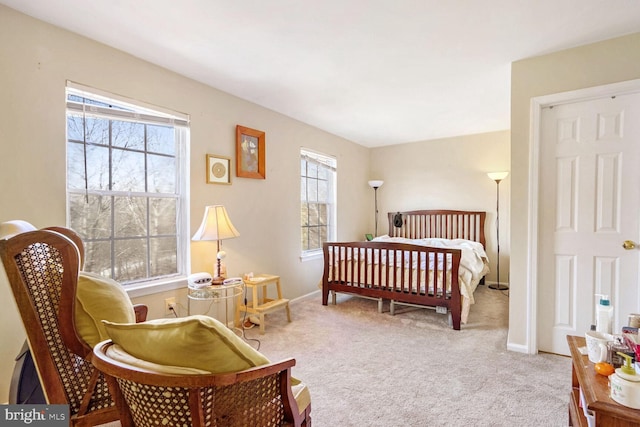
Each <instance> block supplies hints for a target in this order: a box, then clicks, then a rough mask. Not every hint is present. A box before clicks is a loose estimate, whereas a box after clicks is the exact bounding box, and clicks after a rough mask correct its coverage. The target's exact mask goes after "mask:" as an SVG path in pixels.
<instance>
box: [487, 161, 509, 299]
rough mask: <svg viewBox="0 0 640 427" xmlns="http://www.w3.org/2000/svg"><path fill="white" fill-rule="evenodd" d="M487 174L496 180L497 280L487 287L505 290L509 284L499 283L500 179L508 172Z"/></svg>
mask: <svg viewBox="0 0 640 427" xmlns="http://www.w3.org/2000/svg"><path fill="white" fill-rule="evenodd" d="M487 175H488V176H489V178H491V179H492V180H494V181H495V182H496V243H497V249H498V254H497V256H498V264H497V270H496V274H497V280H496V283H495V284H493V285H489V289H496V290H499V291H506V290H507V289H509V286H507V285H503V284H501V283H500V181H502V180H503V179H505V178H506V177H507V175H509V172H489V173H488V174H487Z"/></svg>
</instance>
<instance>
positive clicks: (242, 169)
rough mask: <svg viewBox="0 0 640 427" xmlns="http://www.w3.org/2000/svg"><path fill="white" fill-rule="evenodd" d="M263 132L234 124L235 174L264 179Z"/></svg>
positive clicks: (264, 154) (264, 150)
mask: <svg viewBox="0 0 640 427" xmlns="http://www.w3.org/2000/svg"><path fill="white" fill-rule="evenodd" d="M264 140H265V134H264V132H262V131H259V130H255V129H250V128H247V127H244V126H240V125H237V126H236V176H239V177H242V178H255V179H265V178H266V170H265V156H266V154H267V153H266V149H265V141H264Z"/></svg>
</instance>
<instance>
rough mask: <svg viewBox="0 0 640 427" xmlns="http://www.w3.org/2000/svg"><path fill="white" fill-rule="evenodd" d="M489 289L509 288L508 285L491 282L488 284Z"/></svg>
mask: <svg viewBox="0 0 640 427" xmlns="http://www.w3.org/2000/svg"><path fill="white" fill-rule="evenodd" d="M489 289H495V290H496V291H506V290H509V286H507V285H502V284H500V283H493V284H491V285H489Z"/></svg>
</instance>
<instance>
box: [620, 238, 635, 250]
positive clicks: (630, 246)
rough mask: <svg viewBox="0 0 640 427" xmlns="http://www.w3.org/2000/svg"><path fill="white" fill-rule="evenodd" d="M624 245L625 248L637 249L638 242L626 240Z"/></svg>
mask: <svg viewBox="0 0 640 427" xmlns="http://www.w3.org/2000/svg"><path fill="white" fill-rule="evenodd" d="M622 247H623V248H625V249H626V250H628V251H630V250H631V249H635V248H636V244H635V243H634V242H633V241H631V240H625V241H624V242H623V243H622Z"/></svg>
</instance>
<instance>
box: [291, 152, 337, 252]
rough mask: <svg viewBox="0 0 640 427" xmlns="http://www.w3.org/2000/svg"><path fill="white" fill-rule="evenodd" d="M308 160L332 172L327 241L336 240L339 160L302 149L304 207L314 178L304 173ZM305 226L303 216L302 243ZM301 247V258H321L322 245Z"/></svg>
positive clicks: (301, 185)
mask: <svg viewBox="0 0 640 427" xmlns="http://www.w3.org/2000/svg"><path fill="white" fill-rule="evenodd" d="M303 160H306V161H307V162H309V161H311V162H315V163H316V164H318V166H320V167H324V168H326V169H328V170H329V171H330V172H329V173H331V180H332V182H330V183H329V188H328V191H329V193H328V198H329V199H330V200H328V201H327V202H326V205H327V237H326V240H325V241H335V240H336V236H337V230H338V227H337V212H338V207H337V205H338V202H337V199H338V197H337V194H338V192H337V188H338V187H337V185H338V162H337V160H336V158H335V157H333V156H329V155H327V154H323V153H319V152H317V151H312V150H309V149H307V148H301V149H300V165H301V166H300V169H301V170H300V204H301V205H300V207H301V208H302V203H308V202H309V201H308V199H303V191H304V189H305V188H306V189H307V192H308V188H309V180H310V179H312V178H310V177H307V176H306V174H305V175H303V171H302V161H303ZM304 180H306V181H307V185H306V186H304V185H303V181H304ZM304 227H305V225H304V223H303V222H302V218H301V224H300V233H301V235H300V244H301V245H302V230H303V228H304ZM300 249H301V254H300V259H301V260H303V261H305V260H309V259H315V258H319V257H322V246H321V247H320V248H317V249H309V250H305V249H304V248H302V247H301V248H300Z"/></svg>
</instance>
